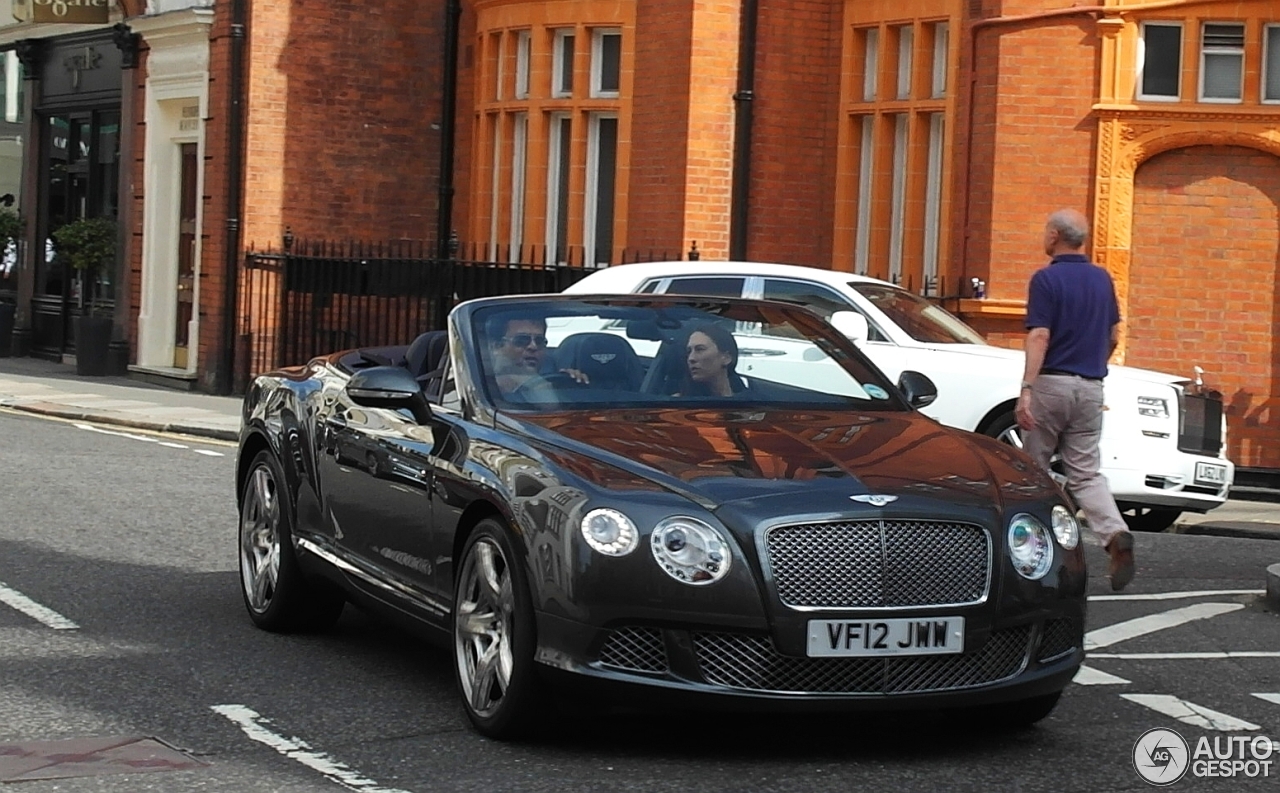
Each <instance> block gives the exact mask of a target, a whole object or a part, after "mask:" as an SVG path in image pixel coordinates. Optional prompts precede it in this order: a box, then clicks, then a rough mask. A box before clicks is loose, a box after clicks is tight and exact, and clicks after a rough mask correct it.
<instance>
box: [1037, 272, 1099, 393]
mask: <svg viewBox="0 0 1280 793" xmlns="http://www.w3.org/2000/svg"><path fill="white" fill-rule="evenodd" d="M1119 321H1120V307H1119V306H1118V305H1117V304H1116V290H1115V286H1114V285H1113V284H1112V283H1111V274H1110V273H1108V272H1107V271H1106V270H1104V269H1102V268H1101V267H1099V266H1098V265H1096V264H1093V263H1092V262H1090V261H1089V259H1088V258H1087V257H1085V256H1084V255H1083V254H1079V253H1064V254H1060V255H1058V256H1055V257H1053V261H1052V262H1050V263H1049V266H1048V267H1045V268H1043V269H1041V270H1039V271H1037V272H1036V274H1035V275H1033V276H1032V277H1031V285H1030V287H1029V288H1028V290H1027V321H1026V325H1027V330H1031V329H1032V328H1048V330H1049V349H1048V351H1046V352H1045V356H1044V363H1043V364H1042V365H1041V367H1040V371H1042V372H1043V371H1045V370H1047V369H1056V370H1057V371H1060V372H1070V373H1071V374H1078V375H1080V376H1081V377H1096V378H1103V377H1106V376H1107V358H1109V357H1110V355H1111V328H1112V326H1113V325H1115V324H1116V323H1118V322H1119Z"/></svg>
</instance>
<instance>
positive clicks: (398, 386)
mask: <svg viewBox="0 0 1280 793" xmlns="http://www.w3.org/2000/svg"><path fill="white" fill-rule="evenodd" d="M346 392H347V396H349V397H351V401H352V402H355V403H356V404H357V405H363V406H364V407H367V408H390V409H392V410H398V409H400V408H405V409H406V410H408V411H409V412H410V413H412V414H413V417H414V418H415V419H417V421H418V423H419V424H426V423H427V422H428V421H430V420H431V405H430V404H428V402H427V397H426V395H424V394H423V393H422V387H421V386H419V385H418V381H417V380H416V379H414V377H413V375H411V374H409V371H408V370H407V369H402V368H400V367H399V366H374V367H372V368H370V369H363V370H361V371H359V372H356V373H355V374H353V375H352V376H351V379H350V380H349V381H347V388H346Z"/></svg>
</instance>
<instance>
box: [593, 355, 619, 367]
mask: <svg viewBox="0 0 1280 793" xmlns="http://www.w3.org/2000/svg"><path fill="white" fill-rule="evenodd" d="M617 357H618V356H617V353H612V352H597V353H592V354H591V360H593V361H595V362H596V363H598V364H602V365H603V364H606V363H608V362H609V361H612V360H613V359H614V358H617Z"/></svg>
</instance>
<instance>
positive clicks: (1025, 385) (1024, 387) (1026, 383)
mask: <svg viewBox="0 0 1280 793" xmlns="http://www.w3.org/2000/svg"><path fill="white" fill-rule="evenodd" d="M1030 387H1031V381H1030V380H1023V381H1022V390H1023V391H1026V390H1027V389H1028V388H1030Z"/></svg>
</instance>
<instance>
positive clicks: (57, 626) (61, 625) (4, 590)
mask: <svg viewBox="0 0 1280 793" xmlns="http://www.w3.org/2000/svg"><path fill="white" fill-rule="evenodd" d="M0 603H4V604H6V605H8V606H10V607H12V608H14V609H17V610H18V611H21V612H22V613H23V614H26V615H27V616H28V617H30V618H31V619H33V620H36V621H37V622H41V623H44V624H45V625H47V626H48V627H50V628H53V629H54V630H55V631H74V630H76V629H78V628H79V627H80V626H79V625H77V624H75V623H74V622H72V621H71V620H69V619H67V618H66V617H64V616H62V615H61V614H59V613H58V612H56V611H54V610H53V609H51V608H49V607H48V606H42V605H40V604H39V603H37V602H35V601H34V600H32V599H31V598H29V597H27V596H26V595H24V594H22V593H21V592H19V591H18V590H16V589H10V588H9V587H7V586H5V585H4V582H3V581H0Z"/></svg>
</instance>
